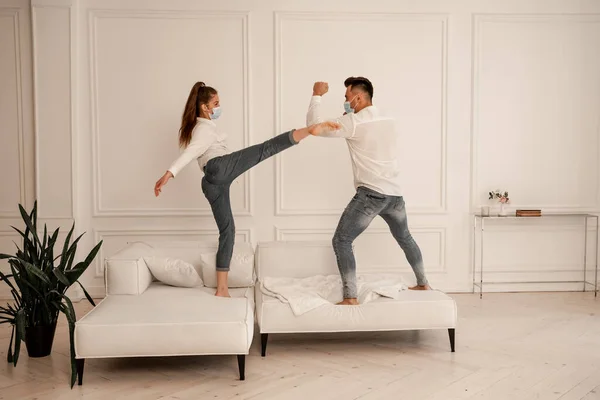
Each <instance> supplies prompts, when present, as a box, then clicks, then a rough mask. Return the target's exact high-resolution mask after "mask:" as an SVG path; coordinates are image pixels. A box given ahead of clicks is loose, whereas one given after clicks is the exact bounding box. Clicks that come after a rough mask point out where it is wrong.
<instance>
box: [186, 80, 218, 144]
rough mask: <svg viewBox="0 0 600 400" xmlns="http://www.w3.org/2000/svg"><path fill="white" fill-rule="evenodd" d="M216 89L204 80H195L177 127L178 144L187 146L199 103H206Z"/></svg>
mask: <svg viewBox="0 0 600 400" xmlns="http://www.w3.org/2000/svg"><path fill="white" fill-rule="evenodd" d="M216 94H217V91H216V90H215V89H213V88H211V87H210V86H206V85H205V84H204V82H196V83H195V84H194V86H193V87H192V90H190V95H189V96H188V99H187V102H186V103H185V109H184V110H183V116H182V117H181V128H179V146H180V147H187V146H188V144H190V141H191V140H192V131H193V130H194V127H195V126H196V118H198V117H199V116H200V105H201V104H208V102H209V101H210V99H211V98H212V97H213V96H214V95H216Z"/></svg>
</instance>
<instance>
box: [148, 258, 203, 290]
mask: <svg viewBox="0 0 600 400" xmlns="http://www.w3.org/2000/svg"><path fill="white" fill-rule="evenodd" d="M144 261H145V262H146V265H147V266H148V268H149V269H150V272H152V275H153V276H154V277H155V278H156V279H157V280H159V281H160V282H162V283H164V284H166V285H170V286H175V287H187V288H191V287H195V286H202V279H200V275H198V272H196V270H195V269H194V266H193V265H192V264H190V263H187V262H185V261H183V260H180V259H178V258H172V257H144Z"/></svg>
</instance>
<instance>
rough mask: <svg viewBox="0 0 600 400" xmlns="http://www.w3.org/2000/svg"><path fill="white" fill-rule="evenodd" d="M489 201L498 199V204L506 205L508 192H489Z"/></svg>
mask: <svg viewBox="0 0 600 400" xmlns="http://www.w3.org/2000/svg"><path fill="white" fill-rule="evenodd" d="M489 196H490V197H489V199H490V200H493V199H498V202H499V203H500V204H506V203H508V202H509V200H510V199H509V198H508V192H502V191H501V190H496V191H493V192H489Z"/></svg>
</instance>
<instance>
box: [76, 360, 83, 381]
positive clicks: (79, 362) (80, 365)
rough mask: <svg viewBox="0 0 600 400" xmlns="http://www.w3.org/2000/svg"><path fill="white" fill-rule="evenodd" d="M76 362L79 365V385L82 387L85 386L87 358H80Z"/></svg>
mask: <svg viewBox="0 0 600 400" xmlns="http://www.w3.org/2000/svg"><path fill="white" fill-rule="evenodd" d="M75 362H76V364H77V379H78V382H77V384H78V385H79V386H81V385H83V367H84V365H85V358H78V359H77V360H76V361H75Z"/></svg>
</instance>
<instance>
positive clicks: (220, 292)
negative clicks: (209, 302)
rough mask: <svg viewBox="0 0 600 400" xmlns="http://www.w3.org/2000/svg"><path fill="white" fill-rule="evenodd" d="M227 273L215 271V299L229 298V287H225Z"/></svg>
mask: <svg viewBox="0 0 600 400" xmlns="http://www.w3.org/2000/svg"><path fill="white" fill-rule="evenodd" d="M228 274H229V271H217V293H215V296H217V297H231V296H230V295H229V285H227V275H228Z"/></svg>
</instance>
